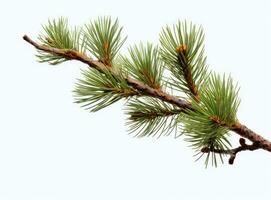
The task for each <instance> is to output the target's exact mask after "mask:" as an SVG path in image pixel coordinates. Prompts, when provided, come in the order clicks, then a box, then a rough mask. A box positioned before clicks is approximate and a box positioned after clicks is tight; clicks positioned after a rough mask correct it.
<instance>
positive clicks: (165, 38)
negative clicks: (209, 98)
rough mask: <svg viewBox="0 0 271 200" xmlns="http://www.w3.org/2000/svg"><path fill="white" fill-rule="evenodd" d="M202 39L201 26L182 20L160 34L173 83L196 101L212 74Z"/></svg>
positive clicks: (161, 49) (164, 56) (163, 55)
mask: <svg viewBox="0 0 271 200" xmlns="http://www.w3.org/2000/svg"><path fill="white" fill-rule="evenodd" d="M203 41H204V34H203V30H202V28H201V27H197V26H195V25H192V24H190V25H187V23H186V22H184V23H181V22H180V21H179V22H178V23H177V24H176V25H174V26H172V27H169V26H166V27H165V28H163V30H162V32H161V34H160V43H161V48H160V52H161V57H162V59H163V61H164V62H165V63H166V64H167V68H168V69H169V71H171V74H172V77H171V82H170V83H171V85H173V86H174V88H175V89H177V90H180V91H182V92H184V93H186V94H188V95H189V96H191V97H192V98H195V99H196V100H197V101H199V99H200V94H199V91H200V90H201V89H200V88H201V86H202V85H203V83H204V82H205V80H206V79H207V78H208V75H209V72H208V70H207V65H206V57H205V56H204V46H203Z"/></svg>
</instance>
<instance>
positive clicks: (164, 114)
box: [126, 97, 181, 137]
mask: <svg viewBox="0 0 271 200" xmlns="http://www.w3.org/2000/svg"><path fill="white" fill-rule="evenodd" d="M141 99H143V100H141ZM141 99H139V98H133V99H130V100H129V101H128V103H127V107H126V114H128V115H129V118H128V121H127V123H126V124H127V125H128V126H129V132H130V133H133V132H135V133H136V134H135V135H136V136H137V137H144V136H157V135H158V136H161V135H169V134H170V133H171V132H173V131H175V132H176V130H177V118H178V115H179V114H180V113H181V109H179V108H177V107H175V106H172V105H170V104H168V103H165V102H163V101H161V100H159V99H153V98H151V97H145V98H141Z"/></svg>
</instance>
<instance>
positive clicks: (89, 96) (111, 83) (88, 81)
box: [74, 68, 137, 112]
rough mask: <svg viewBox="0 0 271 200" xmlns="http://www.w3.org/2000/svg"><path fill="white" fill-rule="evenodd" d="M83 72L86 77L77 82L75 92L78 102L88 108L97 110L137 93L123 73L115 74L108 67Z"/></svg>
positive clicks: (93, 110)
mask: <svg viewBox="0 0 271 200" xmlns="http://www.w3.org/2000/svg"><path fill="white" fill-rule="evenodd" d="M82 72H83V76H84V79H81V80H79V82H78V83H77V84H76V88H75V90H74V93H75V98H76V103H81V104H82V107H85V108H86V109H87V110H90V111H92V112H96V111H98V110H100V109H102V108H104V107H106V106H109V105H111V104H112V103H114V102H116V101H118V100H120V99H121V98H128V97H130V96H134V95H137V92H136V91H135V90H134V89H132V88H131V87H130V86H129V85H128V84H127V82H126V81H125V78H124V76H123V75H122V74H121V73H119V74H118V75H113V74H112V73H111V71H109V70H108V69H104V70H103V71H102V72H100V71H97V70H96V69H92V68H89V69H87V70H83V71H82Z"/></svg>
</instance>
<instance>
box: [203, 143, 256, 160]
mask: <svg viewBox="0 0 271 200" xmlns="http://www.w3.org/2000/svg"><path fill="white" fill-rule="evenodd" d="M239 143H240V146H239V147H236V148H234V149H230V150H221V149H210V148H208V147H205V148H202V149H201V152H202V153H209V152H214V153H219V154H229V155H230V158H229V164H231V165H232V164H233V163H234V160H235V158H236V155H237V153H239V152H241V151H247V150H249V151H254V150H257V149H260V148H261V146H260V143H258V142H253V143H252V144H250V145H248V144H246V140H245V139H244V138H240V139H239Z"/></svg>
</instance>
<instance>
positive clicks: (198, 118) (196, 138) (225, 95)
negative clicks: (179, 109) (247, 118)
mask: <svg viewBox="0 0 271 200" xmlns="http://www.w3.org/2000/svg"><path fill="white" fill-rule="evenodd" d="M238 91H239V89H238V87H237V86H236V85H234V84H233V80H232V78H231V77H228V78H226V76H225V75H224V76H223V77H220V76H219V75H217V74H213V75H211V76H210V78H209V79H208V81H207V82H206V84H205V85H204V86H203V87H202V91H201V102H200V103H199V102H196V101H195V100H193V101H192V108H193V109H194V110H188V111H187V112H186V113H183V114H182V116H181V117H180V118H179V119H180V122H181V123H183V132H184V135H185V136H186V140H187V141H188V142H190V143H191V146H192V147H193V148H194V149H195V150H196V151H197V152H200V151H201V149H202V148H206V147H207V148H209V149H211V150H213V149H216V150H228V149H229V147H230V146H231V145H230V142H229V140H228V137H227V136H228V135H229V128H230V127H231V126H233V125H234V124H235V123H237V117H236V112H237V109H238V106H239V103H240V100H239V98H238ZM216 156H217V153H213V152H210V153H208V154H207V157H206V162H205V164H206V166H207V165H208V163H209V159H210V158H211V159H212V164H213V165H215V166H216V165H217V159H216ZM219 157H220V158H221V160H222V154H219Z"/></svg>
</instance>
